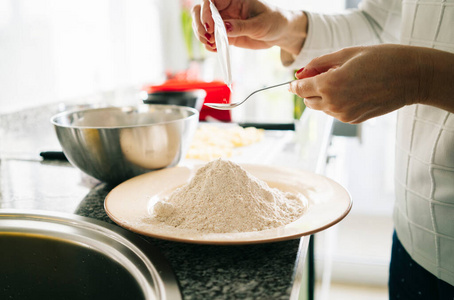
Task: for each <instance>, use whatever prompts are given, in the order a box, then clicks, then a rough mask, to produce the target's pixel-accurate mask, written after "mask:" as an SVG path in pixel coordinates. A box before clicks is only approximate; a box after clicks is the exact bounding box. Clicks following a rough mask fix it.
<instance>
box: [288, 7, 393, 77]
mask: <svg viewBox="0 0 454 300" xmlns="http://www.w3.org/2000/svg"><path fill="white" fill-rule="evenodd" d="M400 11H401V0H364V1H362V2H361V3H360V5H359V7H358V9H351V10H346V11H344V12H343V13H339V14H333V15H327V14H320V13H311V12H306V15H307V17H308V32H307V37H306V40H305V42H304V46H303V48H302V49H301V51H300V53H299V54H298V55H295V56H294V55H291V54H289V53H287V52H285V51H281V60H282V63H283V64H284V66H288V67H290V68H293V69H299V68H301V67H303V66H304V65H306V64H307V63H308V62H309V61H310V60H312V59H313V58H314V57H317V56H320V55H324V54H327V53H331V52H334V51H337V50H339V49H342V48H345V47H350V46H364V45H374V44H380V43H397V42H398V40H399V32H400V19H401V13H400Z"/></svg>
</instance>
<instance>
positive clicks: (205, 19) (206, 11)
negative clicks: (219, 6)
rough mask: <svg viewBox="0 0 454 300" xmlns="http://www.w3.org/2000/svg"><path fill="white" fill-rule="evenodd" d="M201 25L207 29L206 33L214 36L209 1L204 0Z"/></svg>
mask: <svg viewBox="0 0 454 300" xmlns="http://www.w3.org/2000/svg"><path fill="white" fill-rule="evenodd" d="M200 23H201V24H202V26H203V27H204V28H205V31H206V32H208V33H209V34H211V35H213V32H214V21H213V18H212V17H211V10H210V2H209V1H208V0H203V1H202V3H201V10H200Z"/></svg>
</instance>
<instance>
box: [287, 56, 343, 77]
mask: <svg viewBox="0 0 454 300" xmlns="http://www.w3.org/2000/svg"><path fill="white" fill-rule="evenodd" d="M344 61H345V58H344V57H343V56H341V55H339V52H334V53H330V54H326V55H323V56H319V57H317V58H314V59H313V60H311V61H310V62H309V63H308V64H307V65H306V66H305V67H304V68H301V69H300V70H298V71H297V72H296V74H295V77H296V78H297V79H303V78H308V77H313V76H316V75H319V74H321V73H325V72H326V71H328V70H330V69H334V68H338V67H339V66H341V65H342V64H343V63H344Z"/></svg>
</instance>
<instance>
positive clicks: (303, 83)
mask: <svg viewBox="0 0 454 300" xmlns="http://www.w3.org/2000/svg"><path fill="white" fill-rule="evenodd" d="M316 86H317V85H316V83H315V78H314V77H311V78H305V79H300V80H295V81H293V82H292V83H290V86H289V91H290V92H292V93H293V94H296V95H298V96H299V97H301V98H311V97H321V96H322V95H321V94H320V93H319V92H318V91H317V88H316Z"/></svg>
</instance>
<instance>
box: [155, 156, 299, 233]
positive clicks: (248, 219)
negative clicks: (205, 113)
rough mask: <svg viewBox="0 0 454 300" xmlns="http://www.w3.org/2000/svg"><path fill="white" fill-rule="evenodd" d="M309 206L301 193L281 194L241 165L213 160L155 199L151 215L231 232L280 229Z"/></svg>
mask: <svg viewBox="0 0 454 300" xmlns="http://www.w3.org/2000/svg"><path fill="white" fill-rule="evenodd" d="M306 206H307V200H306V198H304V196H303V195H301V194H292V193H287V192H282V191H280V190H278V189H276V188H271V187H269V186H268V184H267V183H266V182H264V181H262V180H260V179H258V178H255V177H253V176H252V175H251V174H249V173H248V172H247V171H246V170H244V169H243V168H242V167H241V166H239V165H237V164H235V163H233V162H231V161H228V160H223V159H217V160H214V161H212V162H209V163H207V164H206V165H205V166H203V167H202V168H200V169H199V170H198V171H197V172H196V174H195V175H194V177H193V178H192V180H191V181H190V182H189V183H188V184H187V185H185V186H182V187H180V188H178V189H176V190H175V191H174V192H173V193H172V194H171V195H170V196H169V197H167V198H166V199H162V200H161V201H158V202H157V203H156V204H155V206H154V210H153V216H152V217H153V218H154V219H156V220H158V221H160V222H163V223H165V224H167V225H170V226H173V227H176V228H181V229H192V230H196V231H198V232H203V233H235V232H251V231H260V230H265V229H270V228H275V227H280V226H283V225H286V224H288V223H291V222H293V221H295V220H296V219H298V218H299V217H300V216H301V215H302V214H303V212H304V210H305V208H306Z"/></svg>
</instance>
